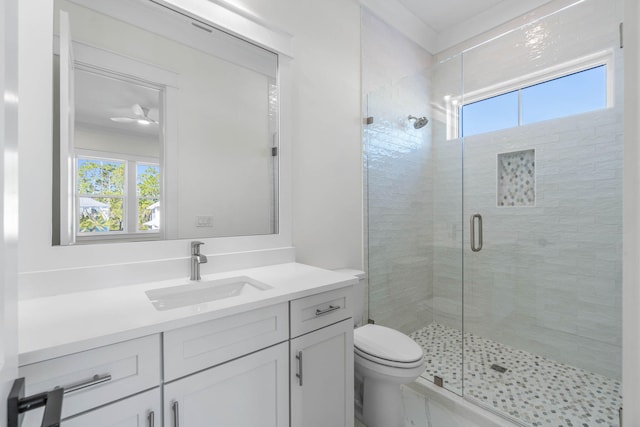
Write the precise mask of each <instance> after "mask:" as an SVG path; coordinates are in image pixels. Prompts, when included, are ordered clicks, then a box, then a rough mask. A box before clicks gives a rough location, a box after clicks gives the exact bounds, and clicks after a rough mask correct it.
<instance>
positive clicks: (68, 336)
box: [18, 263, 357, 366]
mask: <svg viewBox="0 0 640 427" xmlns="http://www.w3.org/2000/svg"><path fill="white" fill-rule="evenodd" d="M235 276H249V277H251V278H253V279H255V280H257V281H260V282H263V283H265V284H267V285H270V286H272V287H273V289H267V290H264V291H261V292H256V293H251V294H247V295H240V296H235V297H231V298H226V299H222V300H217V301H210V302H205V303H200V304H197V305H192V306H187V307H181V308H176V309H171V310H166V311H158V310H156V309H155V308H154V306H153V305H152V304H151V302H150V301H149V299H148V298H147V296H146V294H145V291H147V290H149V289H157V288H164V287H169V286H176V285H180V284H187V283H189V278H184V279H175V280H167V281H162V282H149V283H142V284H139V285H133V286H123V287H116V288H109V289H100V290H94V291H87V292H77V293H70V294H64V295H59V296H53V297H44V298H36V299H29V300H24V301H20V302H19V304H18V340H19V364H20V365H21V366H23V365H28V364H31V363H35V362H39V361H42V360H46V359H51V358H53V357H59V356H63V355H65V354H70V353H76V352H79V351H84V350H88V349H91V348H95V347H100V346H103V345H109V344H113V343H116V342H120V341H125V340H129V339H133V338H138V337H142V336H145V335H150V334H154V333H159V332H163V331H168V330H171V329H175V328H179V327H183V326H187V325H192V324H196V323H200V322H204V321H207V320H212V319H216V318H220V317H224V316H229V315H232V314H236V313H241V312H245V311H249V310H253V309H256V308H260V307H265V306H268V305H272V304H277V303H279V302H284V301H289V300H293V299H297V298H301V297H305V296H308V295H312V294H315V293H320V292H326V291H330V290H333V289H338V288H342V287H345V286H349V285H353V284H355V283H357V279H356V278H354V277H352V276H349V275H346V274H343V273H338V272H334V271H330V270H324V269H321V268H317V267H311V266H308V265H304V264H298V263H288V264H278V265H272V266H268V267H259V268H251V269H245V270H235V271H228V272H225V273H218V274H208V275H204V276H202V279H203V280H215V279H222V278H227V277H235ZM52 286H54V285H53V284H52Z"/></svg>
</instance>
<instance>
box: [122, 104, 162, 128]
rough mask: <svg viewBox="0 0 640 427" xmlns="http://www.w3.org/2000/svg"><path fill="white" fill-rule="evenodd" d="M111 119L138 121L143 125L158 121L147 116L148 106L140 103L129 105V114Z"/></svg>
mask: <svg viewBox="0 0 640 427" xmlns="http://www.w3.org/2000/svg"><path fill="white" fill-rule="evenodd" d="M111 120H112V121H114V122H117V123H138V124H140V125H143V126H146V125H150V124H158V123H159V122H158V121H157V120H155V119H153V118H151V117H149V108H147V107H143V106H142V105H140V104H133V105H132V106H131V115H128V116H119V117H111Z"/></svg>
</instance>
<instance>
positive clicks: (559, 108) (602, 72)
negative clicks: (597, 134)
mask: <svg viewBox="0 0 640 427" xmlns="http://www.w3.org/2000/svg"><path fill="white" fill-rule="evenodd" d="M606 106H607V67H606V66H604V65H602V66H600V67H596V68H591V69H590V70H585V71H582V72H579V73H574V74H571V75H568V76H565V77H560V78H558V79H555V80H550V81H547V82H544V83H540V84H537V85H534V86H529V87H527V88H524V89H522V124H528V123H535V122H540V121H543V120H548V119H555V118H558V117H566V116H570V115H572V114H579V113H585V112H587V111H593V110H597V109H600V108H605V107H606Z"/></svg>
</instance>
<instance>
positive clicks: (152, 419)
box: [147, 411, 156, 427]
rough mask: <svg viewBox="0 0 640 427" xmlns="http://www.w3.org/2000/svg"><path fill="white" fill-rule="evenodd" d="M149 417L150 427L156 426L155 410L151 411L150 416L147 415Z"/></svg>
mask: <svg viewBox="0 0 640 427" xmlns="http://www.w3.org/2000/svg"><path fill="white" fill-rule="evenodd" d="M147 419H148V420H149V427H155V425H156V420H155V414H154V413H153V411H149V416H148V417H147Z"/></svg>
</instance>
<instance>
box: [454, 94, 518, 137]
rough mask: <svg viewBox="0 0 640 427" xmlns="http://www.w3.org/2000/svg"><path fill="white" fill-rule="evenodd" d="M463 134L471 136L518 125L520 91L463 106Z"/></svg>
mask: <svg viewBox="0 0 640 427" xmlns="http://www.w3.org/2000/svg"><path fill="white" fill-rule="evenodd" d="M461 118H462V135H463V136H471V135H476V134H479V133H485V132H492V131H494V130H500V129H507V128H511V127H516V126H518V91H514V92H509V93H505V94H503V95H498V96H494V97H492V98H487V99H483V100H481V101H477V102H472V103H470V104H466V105H464V106H463V107H462V117H461Z"/></svg>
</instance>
